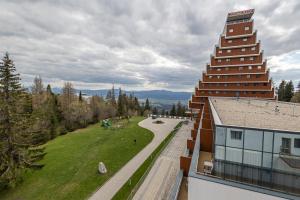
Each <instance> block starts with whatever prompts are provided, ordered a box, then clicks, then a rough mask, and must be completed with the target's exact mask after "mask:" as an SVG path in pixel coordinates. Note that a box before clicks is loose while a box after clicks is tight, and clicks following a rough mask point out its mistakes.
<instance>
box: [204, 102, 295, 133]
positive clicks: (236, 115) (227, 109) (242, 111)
mask: <svg viewBox="0 0 300 200" xmlns="http://www.w3.org/2000/svg"><path fill="white" fill-rule="evenodd" d="M209 100H210V105H211V109H212V114H213V117H214V121H215V124H217V125H218V124H219V125H229V126H238V127H248V128H258V129H271V130H279V131H280V130H281V131H291V132H300V104H296V103H287V102H280V101H275V100H263V99H251V98H230V97H210V98H209Z"/></svg>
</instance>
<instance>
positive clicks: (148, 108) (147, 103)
mask: <svg viewBox="0 0 300 200" xmlns="http://www.w3.org/2000/svg"><path fill="white" fill-rule="evenodd" d="M145 110H151V107H150V102H149V99H148V98H147V99H146V103H145Z"/></svg>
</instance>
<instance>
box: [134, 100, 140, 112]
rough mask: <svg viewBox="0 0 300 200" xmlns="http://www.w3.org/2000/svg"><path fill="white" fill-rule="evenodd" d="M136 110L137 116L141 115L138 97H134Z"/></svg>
mask: <svg viewBox="0 0 300 200" xmlns="http://www.w3.org/2000/svg"><path fill="white" fill-rule="evenodd" d="M134 110H136V111H137V114H141V106H140V103H139V100H138V98H137V97H134Z"/></svg>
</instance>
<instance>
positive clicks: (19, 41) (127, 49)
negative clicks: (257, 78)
mask: <svg viewBox="0 0 300 200" xmlns="http://www.w3.org/2000/svg"><path fill="white" fill-rule="evenodd" d="M249 8H254V9H255V14H254V20H255V29H257V30H258V39H260V40H261V41H262V48H263V49H264V56H265V58H267V59H268V66H269V67H270V68H271V72H272V73H271V75H272V76H273V79H274V80H275V81H277V82H278V81H279V80H281V79H292V80H294V81H297V82H298V81H300V22H299V19H300V1H299V0H287V1H283V0H264V1H261V0H256V1H253V0H252V1H245V0H241V1H224V0H217V1H214V0H199V1H192V0H190V1H188V0H181V1H179V0H157V1H154V0H153V1H151V0H136V1H134V0H132V1H125V0H98V1H96V0H82V1H78V0H61V1H58V0H44V1H43V0H40V1H37V0H31V1H29V0H6V1H5V0H0V53H1V55H3V53H4V52H6V51H8V52H9V53H10V54H11V57H12V59H13V60H14V61H15V65H16V67H17V70H18V72H20V73H21V76H22V81H23V83H24V85H26V86H28V85H31V82H32V79H33V78H34V77H35V76H36V75H40V76H41V77H42V78H43V80H44V82H46V83H51V85H52V86H53V87H59V86H62V84H63V82H64V81H72V82H73V83H74V85H75V87H76V88H81V89H83V88H89V89H103V88H110V87H111V84H112V83H115V85H116V86H117V87H118V86H122V87H123V88H124V89H127V90H150V89H168V90H176V91H192V90H193V88H194V86H195V85H196V82H197V81H198V80H199V79H200V77H201V72H202V70H204V68H205V65H206V63H207V62H208V61H209V58H210V54H211V53H212V52H213V48H214V45H215V44H217V42H218V39H219V35H220V33H221V32H222V30H223V27H224V22H225V19H226V15H227V13H228V12H230V11H236V10H241V9H249Z"/></svg>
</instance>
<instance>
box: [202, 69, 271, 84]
mask: <svg viewBox="0 0 300 200" xmlns="http://www.w3.org/2000/svg"><path fill="white" fill-rule="evenodd" d="M202 80H203V82H208V83H211V82H216V83H218V82H219V83H229V82H245V83H247V82H269V72H268V71H267V73H265V74H245V75H244V74H243V75H241V74H239V75H205V74H203V77H202Z"/></svg>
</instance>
